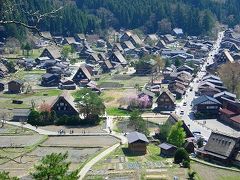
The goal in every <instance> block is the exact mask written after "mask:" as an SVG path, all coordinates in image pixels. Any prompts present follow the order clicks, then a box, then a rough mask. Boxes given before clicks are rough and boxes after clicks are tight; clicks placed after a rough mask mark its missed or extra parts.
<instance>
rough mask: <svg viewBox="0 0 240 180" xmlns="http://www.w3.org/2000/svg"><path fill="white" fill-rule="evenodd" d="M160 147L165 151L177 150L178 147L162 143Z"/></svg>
mask: <svg viewBox="0 0 240 180" xmlns="http://www.w3.org/2000/svg"><path fill="white" fill-rule="evenodd" d="M158 147H160V148H161V149H165V150H169V149H171V148H176V149H177V147H176V146H174V145H172V144H168V143H162V144H160V145H159V146H158Z"/></svg>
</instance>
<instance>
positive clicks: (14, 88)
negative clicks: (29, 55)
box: [8, 80, 24, 94]
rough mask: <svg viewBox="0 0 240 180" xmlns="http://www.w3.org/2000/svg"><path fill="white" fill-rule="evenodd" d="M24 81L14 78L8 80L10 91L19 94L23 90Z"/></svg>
mask: <svg viewBox="0 0 240 180" xmlns="http://www.w3.org/2000/svg"><path fill="white" fill-rule="evenodd" d="M23 85H24V82H23V81H21V80H12V81H10V82H8V92H9V93H13V94H17V93H21V92H22V91H23Z"/></svg>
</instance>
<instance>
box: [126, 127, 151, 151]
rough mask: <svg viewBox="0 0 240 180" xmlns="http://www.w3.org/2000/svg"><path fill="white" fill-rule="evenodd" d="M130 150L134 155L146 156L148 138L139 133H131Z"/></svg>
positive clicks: (129, 139) (128, 136) (129, 136)
mask: <svg viewBox="0 0 240 180" xmlns="http://www.w3.org/2000/svg"><path fill="white" fill-rule="evenodd" d="M127 139H128V149H129V150H130V151H131V152H132V153H134V154H146V152H147V145H148V143H149V141H148V139H147V137H146V136H145V135H144V134H142V133H139V132H136V131H135V132H131V133H130V134H128V135H127Z"/></svg>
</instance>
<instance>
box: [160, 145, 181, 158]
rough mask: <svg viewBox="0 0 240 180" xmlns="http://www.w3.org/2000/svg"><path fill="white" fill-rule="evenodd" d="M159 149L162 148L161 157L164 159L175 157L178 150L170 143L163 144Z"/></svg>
mask: <svg viewBox="0 0 240 180" xmlns="http://www.w3.org/2000/svg"><path fill="white" fill-rule="evenodd" d="M159 147H160V156H164V157H173V156H174V154H175V152H176V150H177V147H176V146H174V145H172V144H168V143H162V144H160V145H159Z"/></svg>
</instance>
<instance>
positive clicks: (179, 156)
mask: <svg viewBox="0 0 240 180" xmlns="http://www.w3.org/2000/svg"><path fill="white" fill-rule="evenodd" d="M183 161H190V158H189V154H188V152H187V151H186V150H185V149H184V148H179V149H178V150H177V151H176V153H175V155H174V163H176V164H179V163H182V162H183Z"/></svg>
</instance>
